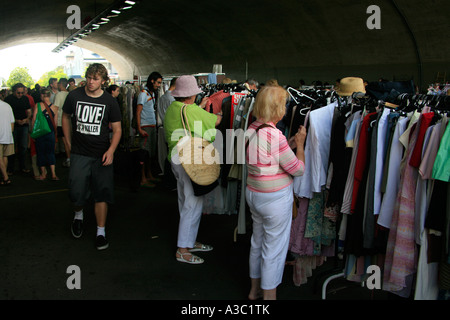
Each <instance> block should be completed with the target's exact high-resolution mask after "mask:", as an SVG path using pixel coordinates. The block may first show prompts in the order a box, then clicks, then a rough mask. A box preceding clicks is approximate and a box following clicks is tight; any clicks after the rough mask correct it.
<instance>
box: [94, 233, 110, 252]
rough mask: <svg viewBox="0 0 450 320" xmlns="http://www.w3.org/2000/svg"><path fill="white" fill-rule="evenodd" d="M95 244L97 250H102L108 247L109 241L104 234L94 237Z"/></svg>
mask: <svg viewBox="0 0 450 320" xmlns="http://www.w3.org/2000/svg"><path fill="white" fill-rule="evenodd" d="M95 246H96V247H97V250H104V249H106V248H108V247H109V243H108V240H106V238H105V237H104V236H97V239H95Z"/></svg>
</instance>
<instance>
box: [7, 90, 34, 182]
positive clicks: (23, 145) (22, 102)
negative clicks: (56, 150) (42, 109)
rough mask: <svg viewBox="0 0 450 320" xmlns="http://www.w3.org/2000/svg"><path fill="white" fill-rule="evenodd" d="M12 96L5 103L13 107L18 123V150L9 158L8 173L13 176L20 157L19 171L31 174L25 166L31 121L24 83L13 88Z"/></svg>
mask: <svg viewBox="0 0 450 320" xmlns="http://www.w3.org/2000/svg"><path fill="white" fill-rule="evenodd" d="M12 92H13V93H12V94H10V95H9V96H7V97H6V98H5V102H6V103H7V104H9V105H10V106H11V108H12V109H13V113H14V118H15V119H16V123H15V125H14V144H15V147H16V150H17V154H16V155H12V156H10V157H9V161H8V172H9V174H10V175H11V174H12V173H13V172H14V169H15V168H14V165H15V158H16V156H17V157H18V160H19V169H20V171H22V173H29V172H30V170H29V169H27V168H26V166H25V156H26V153H27V149H28V131H29V123H30V119H31V106H30V101H29V100H28V98H27V97H26V96H25V86H24V85H23V84H22V83H20V82H19V83H16V84H15V85H14V86H13V87H12Z"/></svg>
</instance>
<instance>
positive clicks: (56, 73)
mask: <svg viewBox="0 0 450 320" xmlns="http://www.w3.org/2000/svg"><path fill="white" fill-rule="evenodd" d="M50 78H56V79H58V80H59V79H61V78H68V76H67V74H65V73H64V66H59V67H57V68H56V69H54V70H52V71H49V72H46V73H44V74H43V75H42V77H41V78H40V79H39V80H38V83H39V84H40V85H41V86H42V87H47V86H48V80H50Z"/></svg>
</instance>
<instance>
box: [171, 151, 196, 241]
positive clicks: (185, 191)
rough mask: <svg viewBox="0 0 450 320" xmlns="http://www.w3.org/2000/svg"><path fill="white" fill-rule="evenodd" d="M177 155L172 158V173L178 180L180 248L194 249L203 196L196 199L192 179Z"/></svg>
mask: <svg viewBox="0 0 450 320" xmlns="http://www.w3.org/2000/svg"><path fill="white" fill-rule="evenodd" d="M176 157H178V155H177V154H175V155H173V158H172V171H173V174H174V176H175V178H176V179H177V192H178V210H179V211H180V224H179V226H178V240H177V246H178V248H193V247H194V244H195V240H196V239H197V234H198V228H199V226H200V219H201V217H202V210H203V196H201V197H196V196H195V195H194V189H193V188H192V183H191V179H190V178H189V176H188V175H187V173H186V171H185V170H184V169H183V167H182V166H181V164H176V163H179V160H178V159H176Z"/></svg>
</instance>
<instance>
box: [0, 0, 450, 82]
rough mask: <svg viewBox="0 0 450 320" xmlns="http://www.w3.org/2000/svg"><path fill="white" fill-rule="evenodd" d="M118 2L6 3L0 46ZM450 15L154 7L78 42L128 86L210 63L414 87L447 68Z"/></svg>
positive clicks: (440, 5)
mask: <svg viewBox="0 0 450 320" xmlns="http://www.w3.org/2000/svg"><path fill="white" fill-rule="evenodd" d="M2 2H5V1H4V0H2ZM113 2H114V1H107V0H96V1H92V0H75V1H68V0H67V1H66V0H63V1H53V2H37V1H29V0H24V1H21V3H20V4H21V5H20V6H17V3H15V2H10V1H7V2H5V3H2V6H1V9H0V10H1V11H0V49H3V48H7V47H10V46H13V45H18V44H25V43H30V42H58V43H59V42H61V41H62V40H63V39H64V38H65V37H67V36H69V35H70V33H71V32H72V31H70V30H68V29H67V26H66V21H67V19H68V17H69V16H70V14H68V13H66V10H67V7H68V6H69V5H74V4H75V5H78V6H79V7H80V9H81V15H82V20H86V21H87V20H89V18H93V17H95V16H96V15H97V14H98V13H100V12H101V11H103V10H104V9H105V8H106V7H108V6H109V5H111V4H112V3H113ZM370 5H378V6H379V7H380V9H381V29H380V30H369V29H368V28H367V26H366V21H367V19H368V18H369V16H370V15H369V14H367V13H366V10H367V8H368V7H369V6H370ZM396 5H397V7H398V8H399V9H400V12H399V11H398V10H397V9H396V7H395V6H396ZM449 12H450V10H448V0H434V1H423V0H422V1H419V0H397V1H392V0H383V1H368V0H367V1H366V0H360V1H351V0H338V1H314V0H313V1H299V0H290V1H287V0H281V1H273V0H270V1H269V0H259V1H250V0H242V1H235V0H228V1H212V0H209V1H206V0H197V1H185V0H167V1H149V0H147V1H140V2H138V3H137V4H136V5H135V7H134V8H133V9H130V10H128V11H124V12H123V13H122V14H120V15H119V17H117V18H114V19H111V21H110V23H108V24H106V25H102V26H101V27H100V29H98V30H96V31H95V32H94V33H92V34H91V35H89V36H88V37H86V38H85V39H84V40H80V41H78V42H76V43H75V45H77V46H80V47H83V48H86V49H89V50H91V51H94V52H96V53H98V54H100V55H101V56H103V57H105V58H106V59H108V60H109V61H111V62H112V64H113V65H114V67H115V68H116V69H117V70H118V72H119V75H120V76H121V78H123V79H128V78H132V76H133V75H142V76H145V75H147V74H148V73H150V72H151V71H154V70H157V71H159V72H161V73H162V74H183V73H198V72H211V71H212V66H213V64H222V65H223V70H224V72H226V73H227V74H229V75H230V77H233V78H237V79H238V80H244V77H246V76H254V77H259V78H260V79H261V81H262V80H265V79H264V77H266V78H267V79H268V78H271V77H275V78H278V79H279V80H281V81H292V79H299V77H300V75H299V73H303V74H304V75H306V74H308V73H314V72H316V73H317V75H318V76H319V75H323V76H325V75H326V74H327V72H329V77H330V79H335V78H337V77H340V76H341V74H340V73H342V70H346V71H347V70H348V72H353V74H355V73H357V72H358V70H360V71H361V72H360V73H361V76H370V75H369V74H368V73H370V72H372V74H373V76H375V72H376V71H378V72H381V71H380V70H383V69H384V70H383V71H384V72H386V71H387V70H392V69H395V68H398V70H399V71H396V72H398V73H401V72H403V73H404V74H410V75H412V76H413V77H415V79H416V81H417V80H419V78H420V77H421V76H422V74H421V72H422V73H423V77H431V75H432V74H434V73H435V71H445V70H440V69H443V68H446V66H448V65H449V62H450V57H449V56H450V53H449V52H450V45H449V36H448V26H449V21H450V13H449ZM402 14H403V16H402ZM404 18H405V19H406V21H407V22H408V24H406V23H405V19H404ZM392 66H395V67H394V68H393V67H392ZM435 69H436V70H435ZM447 69H448V68H447ZM370 70H372V71H370ZM385 70H386V71H385ZM364 73H366V74H364ZM349 75H350V74H349ZM425 81H428V78H427V79H425Z"/></svg>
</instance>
